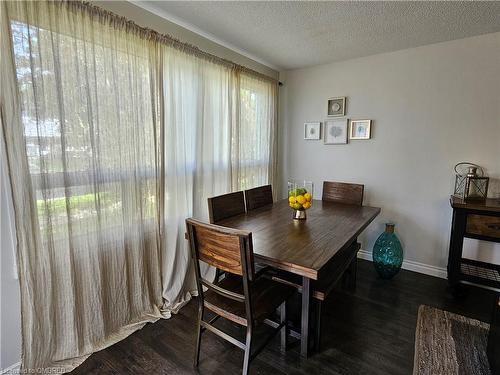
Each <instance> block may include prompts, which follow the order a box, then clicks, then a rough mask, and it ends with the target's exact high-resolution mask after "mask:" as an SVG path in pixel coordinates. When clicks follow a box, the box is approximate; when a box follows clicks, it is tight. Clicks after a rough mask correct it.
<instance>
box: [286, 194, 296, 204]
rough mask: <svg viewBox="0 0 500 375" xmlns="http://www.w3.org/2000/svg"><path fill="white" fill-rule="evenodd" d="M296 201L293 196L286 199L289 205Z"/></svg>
mask: <svg viewBox="0 0 500 375" xmlns="http://www.w3.org/2000/svg"><path fill="white" fill-rule="evenodd" d="M296 201H297V200H296V199H295V197H293V196H292V197H289V198H288V203H290V204H294V203H295V202H296Z"/></svg>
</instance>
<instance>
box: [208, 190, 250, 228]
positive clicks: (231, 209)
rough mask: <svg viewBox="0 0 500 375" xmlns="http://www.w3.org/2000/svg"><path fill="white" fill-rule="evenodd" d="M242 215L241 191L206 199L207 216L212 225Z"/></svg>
mask: <svg viewBox="0 0 500 375" xmlns="http://www.w3.org/2000/svg"><path fill="white" fill-rule="evenodd" d="M243 213H245V196H244V195H243V192H242V191H237V192H235V193H229V194H224V195H218V196H216V197H212V198H208V216H209V218H210V223H212V224H213V223H217V222H219V221H221V220H224V219H227V218H228V217H231V216H236V215H239V214H243Z"/></svg>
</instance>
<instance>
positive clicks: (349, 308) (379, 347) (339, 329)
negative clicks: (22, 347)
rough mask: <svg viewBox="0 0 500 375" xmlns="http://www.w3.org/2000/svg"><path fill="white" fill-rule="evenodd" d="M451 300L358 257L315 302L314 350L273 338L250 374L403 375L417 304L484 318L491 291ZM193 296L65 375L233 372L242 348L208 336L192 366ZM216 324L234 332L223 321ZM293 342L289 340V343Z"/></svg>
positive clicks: (441, 283) (414, 278)
mask: <svg viewBox="0 0 500 375" xmlns="http://www.w3.org/2000/svg"><path fill="white" fill-rule="evenodd" d="M464 289H465V295H464V296H463V297H462V298H460V299H454V298H453V297H452V296H451V295H450V294H449V293H448V291H447V282H446V280H442V279H438V278H435V277H430V276H425V275H421V274H418V273H414V272H409V271H404V270H403V271H401V272H400V273H399V274H398V275H397V276H396V277H395V278H394V279H393V280H390V281H385V280H381V279H379V278H378V277H377V274H376V273H375V271H374V269H373V266H372V264H371V263H370V262H367V261H363V260H360V262H359V269H358V284H357V289H356V291H355V292H348V291H344V290H341V289H339V290H338V291H336V292H334V293H332V295H331V296H330V297H329V299H328V300H327V301H326V303H325V304H324V305H323V312H324V315H323V321H322V324H323V343H322V346H323V347H322V351H321V352H320V353H313V354H312V356H311V357H310V358H309V359H307V360H304V359H300V356H299V350H300V348H299V345H298V343H296V342H291V345H290V348H289V350H288V351H287V353H286V354H281V353H280V350H279V337H276V338H275V339H274V340H273V341H271V342H270V343H269V344H268V346H267V347H266V349H264V350H263V351H262V352H261V353H260V354H259V355H258V356H257V358H256V359H255V360H254V361H253V362H252V365H251V369H250V372H251V373H252V374H273V375H280V374H307V375H312V374H411V373H412V369H413V352H414V339H415V324H416V320H417V310H418V307H419V305H421V304H426V305H430V306H435V307H438V308H441V309H444V310H448V311H453V312H456V313H459V314H462V315H465V316H469V317H472V318H476V319H479V320H482V321H485V322H489V321H490V313H491V306H492V304H493V295H492V293H491V292H488V291H486V290H482V289H478V288H474V287H464ZM195 315H196V301H194V300H193V301H191V302H190V303H189V304H188V305H186V306H185V307H184V308H183V309H182V310H181V311H180V312H179V314H178V315H175V316H174V317H173V318H172V319H169V320H160V321H158V322H156V323H154V324H148V325H146V326H145V327H144V328H143V329H142V330H140V331H137V332H135V333H134V334H132V335H131V336H129V337H128V338H127V339H125V340H123V341H121V342H119V343H117V344H115V345H113V346H111V347H109V348H107V349H105V350H102V351H100V352H98V353H95V354H93V355H92V356H91V357H90V358H89V359H88V360H87V361H86V362H84V363H83V364H82V365H81V366H80V367H79V368H77V369H76V370H75V371H73V372H72V374H238V373H239V372H241V366H242V361H243V354H242V353H243V352H242V351H241V350H240V349H238V348H236V347H234V346H232V345H231V344H229V343H227V342H225V341H223V340H222V339H220V338H218V337H216V336H215V335H212V334H211V333H210V332H207V333H205V334H204V336H203V339H202V347H201V357H200V367H199V368H198V369H197V370H194V369H193V367H192V365H191V364H192V359H193V351H194V341H195V328H194V327H195ZM222 327H223V328H224V329H226V330H230V331H231V332H232V333H234V332H237V331H236V330H235V327H234V326H232V325H230V324H223V325H222ZM261 329H262V330H266V329H267V328H266V327H262V328H261ZM291 341H293V339H292V340H291Z"/></svg>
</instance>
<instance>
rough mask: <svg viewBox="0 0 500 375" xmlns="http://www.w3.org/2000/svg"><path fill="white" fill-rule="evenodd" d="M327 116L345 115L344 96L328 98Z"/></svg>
mask: <svg viewBox="0 0 500 375" xmlns="http://www.w3.org/2000/svg"><path fill="white" fill-rule="evenodd" d="M328 116H331V117H335V116H345V96H341V97H339V98H330V99H328Z"/></svg>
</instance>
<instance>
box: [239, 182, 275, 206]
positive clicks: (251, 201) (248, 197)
mask: <svg viewBox="0 0 500 375" xmlns="http://www.w3.org/2000/svg"><path fill="white" fill-rule="evenodd" d="M245 202H246V207H247V211H251V210H255V209H256V208H259V207H263V206H267V205H270V204H273V188H272V187H271V185H264V186H259V187H256V188H253V189H249V190H245Z"/></svg>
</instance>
